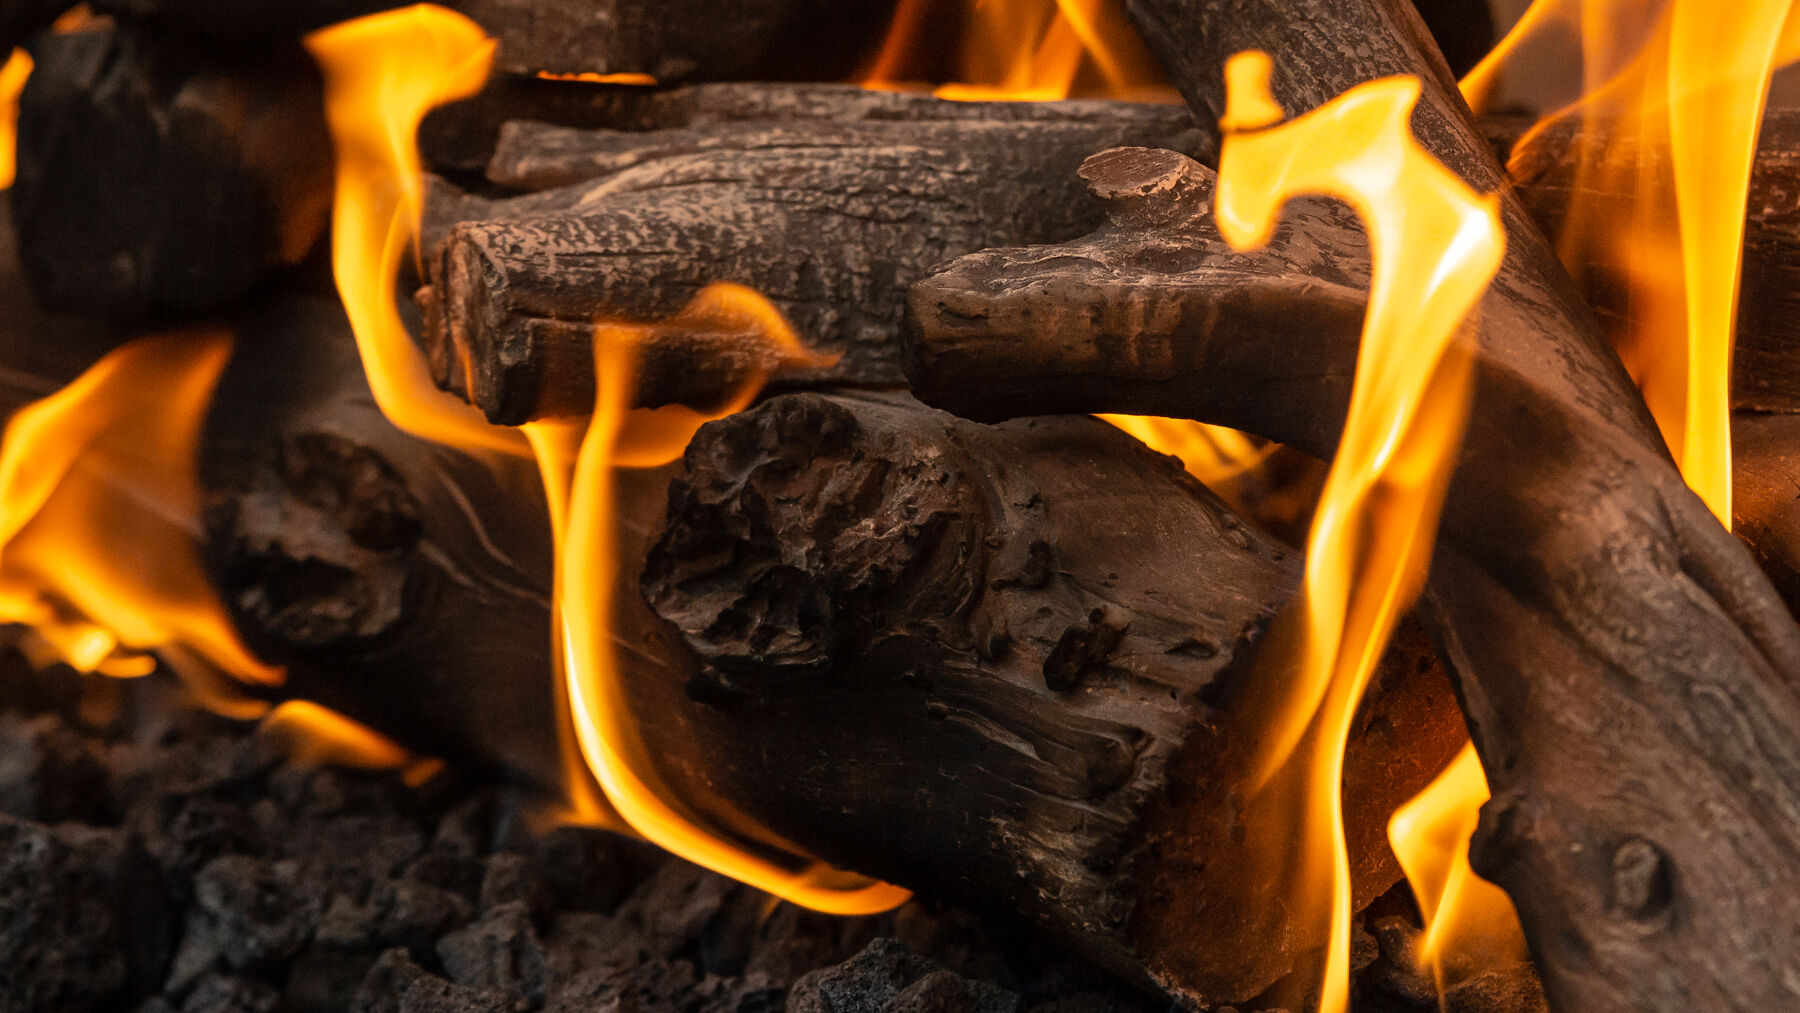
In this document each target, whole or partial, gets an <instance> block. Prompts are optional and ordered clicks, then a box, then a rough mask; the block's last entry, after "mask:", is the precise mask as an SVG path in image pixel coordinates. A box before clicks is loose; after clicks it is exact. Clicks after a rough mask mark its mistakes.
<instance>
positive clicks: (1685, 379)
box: [1464, 0, 1800, 527]
mask: <svg viewBox="0 0 1800 1013" xmlns="http://www.w3.org/2000/svg"><path fill="white" fill-rule="evenodd" d="M1792 10H1793V4H1792V0H1742V2H1738V3H1728V4H1719V3H1705V2H1700V0H1538V2H1537V3H1534V4H1533V5H1532V7H1531V8H1530V9H1529V10H1528V11H1527V12H1526V14H1525V16H1524V17H1523V18H1521V19H1520V21H1519V23H1518V24H1517V25H1516V26H1515V27H1514V28H1513V30H1512V31H1511V32H1510V33H1508V35H1507V37H1506V39H1504V40H1502V42H1501V44H1500V45H1499V46H1498V47H1496V49H1495V51H1494V53H1493V54H1491V55H1490V56H1489V57H1488V58H1487V59H1486V60H1484V61H1482V63H1481V64H1480V65H1479V66H1478V67H1477V68H1476V69H1475V70H1474V71H1473V72H1471V74H1470V76H1469V78H1467V79H1466V80H1465V82H1464V91H1465V94H1469V95H1471V96H1473V97H1474V98H1482V97H1485V96H1486V95H1487V94H1489V93H1490V92H1491V91H1492V89H1493V87H1494V83H1495V82H1496V81H1497V80H1498V79H1500V78H1501V77H1502V76H1503V75H1504V74H1505V72H1506V71H1507V69H1509V67H1510V66H1511V65H1512V63H1513V61H1514V60H1515V59H1516V58H1517V54H1518V52H1519V51H1520V50H1521V49H1522V47H1524V46H1525V45H1527V44H1528V43H1531V42H1533V41H1535V40H1537V39H1539V38H1541V37H1543V36H1545V35H1546V34H1547V33H1549V32H1551V31H1552V30H1554V29H1557V28H1570V27H1577V26H1578V27H1579V28H1580V32H1579V36H1580V40H1581V50H1582V51H1581V58H1582V65H1583V81H1584V92H1583V94H1582V96H1581V97H1580V98H1579V99H1578V100H1577V101H1576V102H1575V103H1574V104H1573V105H1571V106H1570V107H1568V108H1566V109H1564V110H1562V111H1560V112H1558V113H1556V114H1555V115H1554V116H1551V117H1548V118H1547V119H1546V121H1545V122H1546V123H1548V122H1552V121H1556V120H1561V119H1564V118H1578V119H1579V120H1580V122H1581V124H1582V127H1583V129H1582V131H1581V132H1580V134H1579V135H1578V142H1577V143H1578V144H1579V148H1578V149H1577V154H1578V156H1579V161H1578V165H1577V173H1576V182H1575V186H1574V188H1573V191H1574V194H1573V200H1572V202H1571V206H1570V208H1569V213H1568V217H1567V218H1566V219H1565V221H1564V224H1563V227H1562V230H1561V235H1559V236H1557V237H1555V238H1556V239H1557V241H1558V250H1559V253H1560V254H1561V255H1562V258H1563V260H1564V262H1565V263H1567V264H1568V265H1570V268H1571V270H1572V271H1573V272H1574V273H1575V274H1576V275H1577V277H1578V278H1580V277H1582V276H1583V275H1584V274H1586V273H1588V271H1590V270H1598V271H1600V272H1602V273H1604V274H1605V275H1606V276H1607V279H1608V280H1610V281H1611V283H1613V284H1617V283H1618V282H1619V281H1623V283H1624V285H1625V288H1626V296H1627V299H1628V307H1627V309H1628V312H1627V316H1628V318H1629V320H1628V323H1627V325H1626V329H1625V331H1624V332H1623V333H1620V334H1616V335H1615V336H1614V339H1615V342H1616V343H1617V344H1618V346H1619V352H1620V355H1621V357H1622V358H1623V359H1624V361H1625V364H1626V366H1627V368H1629V369H1630V370H1631V374H1632V376H1633V377H1634V378H1635V379H1636V380H1637V382H1638V385H1639V387H1640V388H1642V390H1643V392H1644V400H1645V402H1646V403H1647V404H1648V405H1649V407H1650V410H1651V413H1652V414H1653V415H1654V416H1655V417H1656V420H1657V424H1658V426H1659V427H1660V428H1661V429H1662V433H1663V438H1664V440H1665V441H1666V442H1667V443H1668V445H1669V449H1670V451H1671V452H1672V453H1673V454H1674V456H1675V459H1676V463H1677V464H1679V465H1680V466H1681V469H1682V474H1683V476H1684V477H1685V478H1686V479H1687V482H1688V485H1689V486H1690V487H1691V488H1692V489H1693V490H1694V492H1695V493H1697V494H1698V495H1699V496H1700V498H1701V499H1702V500H1703V501H1705V502H1706V504H1707V506H1708V507H1709V508H1711V509H1712V511H1713V514H1714V515H1715V516H1716V517H1718V518H1719V521H1720V523H1722V524H1724V525H1726V526H1727V527H1729V526H1730V524H1731V428H1730V427H1731V403H1730V396H1729V394H1730V374H1731V352H1732V343H1733V339H1734V336H1735V327H1736V321H1737V294H1738V279H1739V272H1740V268H1741V262H1742V251H1743V240H1744V214H1745V206H1746V204H1747V203H1748V198H1749V188H1750V171H1751V168H1752V166H1753V165H1754V162H1755V157H1756V135H1757V131H1758V129H1759V127H1760V125H1761V122H1762V112H1763V103H1764V101H1765V99H1766V97H1767V93H1768V86H1769V78H1770V76H1771V75H1772V74H1773V73H1774V71H1775V69H1776V68H1778V67H1780V66H1783V65H1785V64H1788V63H1791V62H1793V61H1794V60H1795V59H1796V58H1797V57H1800V24H1796V23H1794V22H1793V20H1792V19H1791V14H1792ZM1634 26H1635V27H1637V31H1635V32H1634V31H1632V30H1631V29H1632V28H1633V27H1634ZM1597 128H1604V129H1597ZM1530 143H1531V137H1529V136H1528V137H1527V138H1525V139H1523V140H1521V141H1520V143H1519V149H1520V150H1521V151H1523V150H1528V148H1529V145H1530Z"/></svg>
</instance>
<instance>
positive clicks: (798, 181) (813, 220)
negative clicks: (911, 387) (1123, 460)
mask: <svg viewBox="0 0 1800 1013" xmlns="http://www.w3.org/2000/svg"><path fill="white" fill-rule="evenodd" d="M1122 119H1123V122H1121V123H1119V124H1116V125H1114V124H1106V123H1100V122H1092V121H1087V120H1076V121H1074V122H1063V121H1058V120H1020V121H1013V122H1006V121H988V120H964V121H918V122H894V123H831V124H821V123H806V122H797V123H788V124H769V123H755V124H747V123H746V124H728V125H721V126H717V127H714V128H711V129H709V130H706V131H695V130H689V129H677V130H673V131H664V132H659V133H654V134H609V133H589V134H575V133H571V132H568V131H557V130H553V129H550V128H535V127H519V128H517V130H518V131H519V132H529V133H530V134H531V135H532V136H533V137H534V138H535V140H534V142H533V144H532V150H533V151H536V152H539V153H540V155H539V156H533V157H536V158H538V160H537V161H530V160H528V159H527V157H526V156H525V155H524V154H522V153H518V152H517V151H516V150H514V149H511V148H507V147H506V146H505V145H503V152H504V151H513V154H512V155H511V156H510V157H508V158H507V159H506V161H505V164H504V165H503V167H502V168H503V169H505V170H506V171H507V172H508V173H512V174H514V175H513V177H512V178H525V177H531V178H534V179H539V180H544V179H558V180H563V179H576V178H582V177H586V179H587V181H586V182H579V183H571V184H570V185H569V186H566V187H563V188H560V189H556V190H548V191H543V192H540V193H534V194H528V195H526V196H523V197H518V198H513V199H511V200H509V201H502V202H494V203H488V202H482V201H479V200H469V199H464V200H461V201H452V202H450V203H449V204H445V200H448V198H445V199H444V200H438V201H436V203H438V204H439V205H440V210H434V211H433V213H432V214H433V217H434V219H437V220H440V221H441V220H442V219H443V218H444V217H445V216H446V214H447V215H448V216H450V217H465V218H466V217H471V216H473V217H475V218H476V219H478V220H473V221H463V222H461V223H460V224H456V225H453V226H450V227H448V229H447V236H446V238H445V239H444V240H443V241H442V242H441V243H439V244H437V245H436V247H435V250H436V252H435V253H434V254H433V256H432V257H431V261H430V262H431V270H430V274H431V286H430V289H429V291H428V292H427V293H425V297H424V302H425V304H426V307H427V326H426V333H425V345H426V347H427V349H428V350H429V353H430V355H431V358H432V362H433V365H434V367H435V370H436V373H437V379H438V382H439V383H440V385H442V386H444V387H446V388H447V389H449V390H452V391H455V392H456V393H458V394H460V395H462V396H464V397H465V398H467V399H468V400H469V401H470V402H472V403H474V404H475V405H477V406H478V407H480V408H481V409H482V410H483V411H484V412H486V414H487V416H488V418H489V419H491V420H493V421H495V422H499V423H503V424H517V423H520V422H524V421H527V420H530V419H536V418H544V417H551V416H564V415H576V414H580V413H582V412H585V411H587V410H588V407H589V406H590V405H591V404H592V400H593V386H592V374H591V365H590V364H591V363H592V361H593V345H592V331H593V325H594V322H595V320H596V319H600V318H606V319H611V320H638V321H653V320H657V319H659V318H663V317H667V316H669V315H671V314H674V313H675V312H676V311H678V310H679V309H681V308H682V306H684V305H685V304H686V303H687V302H688V301H689V300H690V299H691V298H692V297H693V295H694V294H695V293H696V292H698V291H699V290H700V289H701V288H702V287H704V286H706V285H707V284H709V283H712V282H719V281H725V282H735V283H738V284H741V285H747V286H749V287H750V288H753V289H755V290H756V291H757V292H759V293H761V294H762V295H764V296H766V297H767V298H769V300H770V301H771V302H772V303H773V304H774V305H775V306H776V307H777V308H778V309H780V310H781V312H782V313H783V314H784V315H785V317H786V319H787V320H788V321H789V322H790V323H791V324H792V325H793V327H794V329H795V330H796V332H797V333H798V334H799V336H800V337H801V339H802V340H803V341H804V342H805V343H806V344H807V345H808V346H809V347H811V348H813V349H815V350H817V351H819V352H822V353H826V354H834V355H837V356H838V358H837V360H836V361H835V363H834V364H833V365H830V366H826V367H818V366H814V367H811V368H806V369H803V370H798V371H790V372H787V373H785V374H783V375H781V376H779V377H778V380H780V381H782V382H787V383H801V382H806V383H821V382H823V383H850V384H857V385H879V384H886V385H892V384H897V383H899V382H900V381H901V370H900V365H899V356H900V350H899V341H898V334H899V330H900V326H901V321H902V316H903V306H904V299H905V286H906V285H907V284H908V283H909V282H911V281H912V280H913V279H916V278H918V277H921V276H922V275H923V274H924V273H925V271H926V269H927V268H929V267H930V266H931V265H933V264H935V263H937V262H939V261H941V260H943V259H945V258H947V257H951V256H955V255H957V254H960V253H964V252H968V251H970V250H976V249H981V248H982V247H986V246H992V245H995V244H997V243H1013V242H1037V241H1050V240H1055V239H1062V238H1068V237H1072V236H1075V235H1079V234H1080V233H1081V232H1082V231H1084V230H1085V229H1087V228H1090V227H1091V226H1092V225H1093V223H1094V214H1093V210H1092V209H1091V208H1090V207H1088V206H1086V205H1085V203H1084V202H1083V201H1082V200H1081V199H1080V194H1079V186H1078V184H1077V183H1076V181H1075V180H1074V177H1073V176H1072V175H1071V172H1072V170H1073V169H1074V167H1075V166H1077V165H1079V164H1080V161H1081V159H1082V158H1083V157H1084V156H1086V155H1087V154H1089V153H1091V152H1093V151H1095V150H1097V149H1099V148H1103V147H1106V146H1108V145H1110V144H1114V143H1119V142H1120V141H1123V140H1131V139H1145V138H1161V139H1163V140H1162V141H1159V142H1158V143H1179V142H1180V138H1181V134H1182V132H1183V127H1184V125H1185V124H1186V122H1187V121H1186V116H1185V114H1183V113H1181V112H1179V111H1175V112H1173V113H1170V112H1168V111H1166V110H1165V111H1162V112H1160V113H1146V112H1144V111H1142V110H1136V111H1133V112H1132V113H1130V114H1128V115H1126V116H1125V117H1123V118H1122ZM499 162H500V159H499V158H498V157H497V158H496V163H499ZM633 163H636V164H633ZM446 207H447V209H448V210H447V212H446V211H445V210H442V208H446Z"/></svg>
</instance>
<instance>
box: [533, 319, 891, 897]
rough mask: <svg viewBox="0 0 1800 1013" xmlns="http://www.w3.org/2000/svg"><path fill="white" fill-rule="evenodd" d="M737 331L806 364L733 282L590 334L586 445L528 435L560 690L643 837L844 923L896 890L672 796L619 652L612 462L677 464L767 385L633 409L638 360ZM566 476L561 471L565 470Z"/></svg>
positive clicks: (558, 436) (560, 432)
mask: <svg viewBox="0 0 1800 1013" xmlns="http://www.w3.org/2000/svg"><path fill="white" fill-rule="evenodd" d="M668 327H674V328H678V329H682V330H695V329H705V330H710V331H722V332H739V333H742V334H744V336H745V340H746V341H755V342H760V343H762V344H765V345H768V346H771V347H772V348H773V349H774V350H775V351H776V352H777V355H776V356H775V358H786V357H803V356H804V353H803V351H802V349H801V347H800V343H799V340H798V338H797V337H795V335H794V333H793V331H792V330H791V329H790V328H789V327H788V326H787V324H786V322H785V321H784V320H783V319H782V317H781V314H780V313H779V311H777V310H776V309H775V308H774V307H773V306H771V305H769V303H768V302H767V301H766V300H764V299H763V298H762V297H761V296H759V295H757V294H756V293H754V292H751V291H750V290H748V289H745V288H742V287H739V286H735V285H712V286H708V287H707V288H705V289H703V290H702V291H701V292H700V293H699V295H697V296H696V297H695V299H694V301H693V303H692V304H690V305H689V306H688V307H687V308H686V309H684V310H683V311H682V312H681V313H679V314H677V315H676V316H675V317H672V318H670V320H669V321H667V322H665V323H664V324H663V325H661V326H659V325H655V324H601V325H600V326H598V327H597V328H596V329H595V333H594V358H595V365H594V372H595V383H596V385H597V391H598V394H597V402H596V404H595V410H594V417H593V421H592V422H591V424H590V425H589V427H588V429H587V432H586V434H585V436H582V437H581V439H580V444H579V447H578V448H576V447H573V446H571V445H570V442H569V441H570V440H571V438H572V437H574V436H576V435H577V433H576V431H575V430H573V429H571V428H570V427H566V426H562V427H547V426H543V425H540V424H533V425H532V426H531V427H529V429H530V431H531V433H532V442H533V445H534V446H536V447H537V448H538V451H539V454H540V459H541V460H542V461H543V462H545V472H546V481H547V483H549V484H551V485H553V486H557V487H560V488H561V489H567V490H568V492H567V493H566V494H565V493H560V492H559V493H555V494H553V495H552V500H553V502H558V503H560V504H562V506H560V507H558V508H556V509H555V510H554V511H553V512H556V513H561V514H563V515H564V516H563V517H562V518H561V521H562V522H560V523H558V530H559V532H560V534H559V536H558V560H559V563H558V575H557V593H558V601H559V608H558V611H557V615H558V618H559V624H560V627H561V629H560V634H561V642H562V647H563V665H564V677H565V678H564V681H565V684H566V688H567V693H568V700H569V704H570V707H571V712H572V714H573V717H574V722H575V728H576V731H577V740H578V741H579V743H580V745H581V752H582V754H583V756H584V757H586V759H587V764H588V767H589V768H590V769H591V770H592V771H593V773H594V776H595V777H596V779H597V780H598V781H599V782H600V785H601V787H602V788H603V789H604V791H605V792H606V797H607V799H608V800H609V801H610V802H611V803H612V805H613V807H614V808H615V809H616V810H617V811H618V813H619V815H620V816H621V817H623V818H624V820H625V821H626V822H627V823H628V824H629V825H630V826H631V828H632V829H634V830H636V831H637V832H638V833H639V834H641V835H643V836H644V837H645V838H646V839H647V840H650V841H652V842H654V843H656V844H658V845H661V846H662V847H664V848H666V849H668V850H669V851H671V852H673V853H675V854H677V855H680V856H681V857H683V858H686V859H687V860H689V861H691V862H695V863H697V864H699V865H704V866H706V867H707V868H710V869H713V870H715V871H718V872H722V873H725V874H726V875H729V876H732V877H734V878H736V879H738V880H740V881H742V882H745V883H748V884H750V885H752V886H754V887H757V888H758V889H761V890H765V891H767V892H769V893H772V894H774V895H776V896H778V897H781V898H783V899H785V900H789V901H793V902H794V903H797V904H803V905H806V906H807V907H812V908H816V909H818V910H821V911H829V912H833V913H837V914H868V913H872V912H876V911H885V910H887V909H889V908H891V907H894V906H896V905H898V904H900V903H902V902H904V901H905V900H906V899H907V897H908V894H907V892H906V891H904V890H901V889H899V888H898V887H893V886H889V885H887V884H885V883H878V882H873V881H870V880H868V879H866V878H863V877H860V876H856V875H853V874H849V873H844V872H840V871H838V870H836V869H832V868H830V867H829V866H825V865H823V864H821V863H818V862H817V861H814V860H811V859H804V858H797V857H791V856H771V855H768V854H765V853H761V852H759V851H758V850H754V849H752V848H751V847H749V846H745V845H740V844H736V843H733V842H732V840H731V839H730V838H729V837H728V836H727V835H725V834H724V833H723V832H721V831H718V830H716V829H713V828H711V827H708V826H707V824H706V821H705V820H704V819H703V818H702V817H700V816H699V815H698V814H695V813H692V812H689V811H688V810H687V809H686V808H685V807H684V806H682V805H681V804H680V803H679V802H678V801H676V800H675V799H674V798H673V796H672V795H671V794H670V792H669V790H668V789H667V787H666V786H665V785H663V784H662V783H661V779H660V778H659V777H658V775H657V773H656V768H655V764H654V762H653V761H652V759H651V758H650V757H649V756H648V755H646V752H645V749H644V746H643V743H642V741H641V740H640V739H639V737H638V734H637V729H636V727H635V725H634V723H633V720H632V718H631V714H630V707H629V704H628V702H627V698H626V691H625V687H624V685H623V684H622V681H621V678H620V672H619V668H618V664H617V660H616V657H615V654H614V649H613V646H612V643H611V633H610V627H611V620H610V617H611V615H612V610H613V582H614V580H615V579H616V577H617V570H618V561H617V554H616V551H615V547H614V544H613V542H614V529H613V525H614V520H613V509H612V505H613V488H612V483H613V478H612V472H613V469H614V468H617V467H650V466H654V465H657V464H662V463H666V462H668V461H671V460H673V459H674V458H675V457H676V456H678V455H679V454H680V453H681V452H682V450H683V449H684V448H686V446H687V444H688V441H689V440H690V439H691V438H692V437H693V434H694V431H695V430H697V429H698V428H699V427H700V426H701V425H702V424H703V423H705V422H706V421H708V420H709V419H710V418H716V417H720V416H723V415H728V414H731V413H732V412H735V411H739V410H741V409H743V408H744V407H746V406H747V405H748V404H749V402H750V400H751V398H752V397H754V395H755V393H756V391H757V389H758V388H759V387H760V386H761V384H762V378H756V379H753V380H751V381H750V382H748V383H747V384H746V385H745V386H744V388H743V389H742V390H741V391H740V393H739V395H738V396H737V397H736V398H734V399H732V402H731V403H730V404H728V405H725V406H723V407H722V408H721V409H720V410H719V411H717V412H715V413H713V414H710V415H708V414H702V413H699V412H695V411H693V410H691V409H687V408H681V407H676V406H671V407H668V408H658V409H648V410H642V409H640V410H635V411H634V410H631V409H630V408H629V405H630V399H631V393H632V387H633V380H632V374H633V370H634V363H635V360H636V357H637V351H638V350H639V349H641V348H643V347H645V346H646V345H647V344H649V343H651V342H654V341H656V340H658V334H659V332H660V331H661V330H663V329H664V328H668ZM559 471H560V472H561V474H558V472H559Z"/></svg>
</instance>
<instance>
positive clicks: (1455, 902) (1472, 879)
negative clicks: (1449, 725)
mask: <svg viewBox="0 0 1800 1013" xmlns="http://www.w3.org/2000/svg"><path fill="white" fill-rule="evenodd" d="M1487 799H1488V786H1487V778H1486V777H1484V776H1483V775H1482V772H1481V760H1480V758H1479V757H1477V756H1476V755H1475V747H1474V746H1473V745H1467V746H1464V747H1463V749H1462V752H1460V753H1458V754H1457V756H1456V759H1454V760H1452V761H1451V762H1450V765H1449V766H1448V767H1446V768H1444V772H1443V773H1442V774H1439V775H1438V776H1437V778H1436V779H1434V780H1433V781H1432V782H1431V784H1430V785H1429V786H1427V787H1426V789H1425V790H1424V791H1422V792H1420V793H1419V794H1418V796H1417V797H1416V798H1414V799H1412V800H1411V801H1410V802H1407V803H1406V804H1405V805H1403V806H1401V807H1400V808H1399V810H1397V811H1396V812H1395V813H1394V817H1393V819H1391V820H1389V821H1388V842H1389V843H1390V844H1391V845H1392V846H1393V848H1394V855H1395V856H1396V857H1398V858H1399V859H1400V868H1401V869H1402V870H1403V871H1404V872H1405V873H1406V879H1407V882H1409V883H1410V884H1412V889H1413V896H1414V897H1415V898H1416V899H1417V900H1418V902H1419V912H1420V913H1421V914H1422V915H1424V918H1425V937H1424V940H1423V942H1422V944H1421V945H1420V947H1419V961H1420V963H1421V964H1422V965H1423V966H1426V967H1429V968H1430V969H1431V973H1432V979H1433V980H1434V981H1435V982H1436V983H1437V988H1438V993H1439V994H1440V995H1441V994H1443V992H1444V989H1445V988H1446V987H1447V986H1448V985H1450V984H1454V982H1450V981H1447V980H1446V977H1447V970H1446V969H1447V967H1448V966H1449V965H1450V964H1452V963H1456V964H1460V965H1462V966H1464V967H1470V968H1485V967H1493V966H1497V965H1499V964H1502V963H1509V962H1517V961H1520V960H1524V959H1525V955H1526V951H1525V935H1524V932H1523V931H1522V930H1521V929H1520V927H1519V916H1518V913H1517V912H1516V911H1514V910H1513V905H1512V899H1511V898H1509V897H1508V896H1507V895H1506V891H1504V890H1502V889H1500V888H1499V887H1497V886H1495V885H1494V884H1492V883H1490V882H1488V881H1487V880H1485V879H1482V878H1481V877H1479V876H1477V875H1475V870H1474V869H1472V868H1471V867H1470V866H1469V838H1470V836H1471V835H1473V834H1474V832H1475V823H1476V821H1477V820H1478V819H1479V818H1480V814H1481V805H1482V803H1484V802H1486V801H1487Z"/></svg>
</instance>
